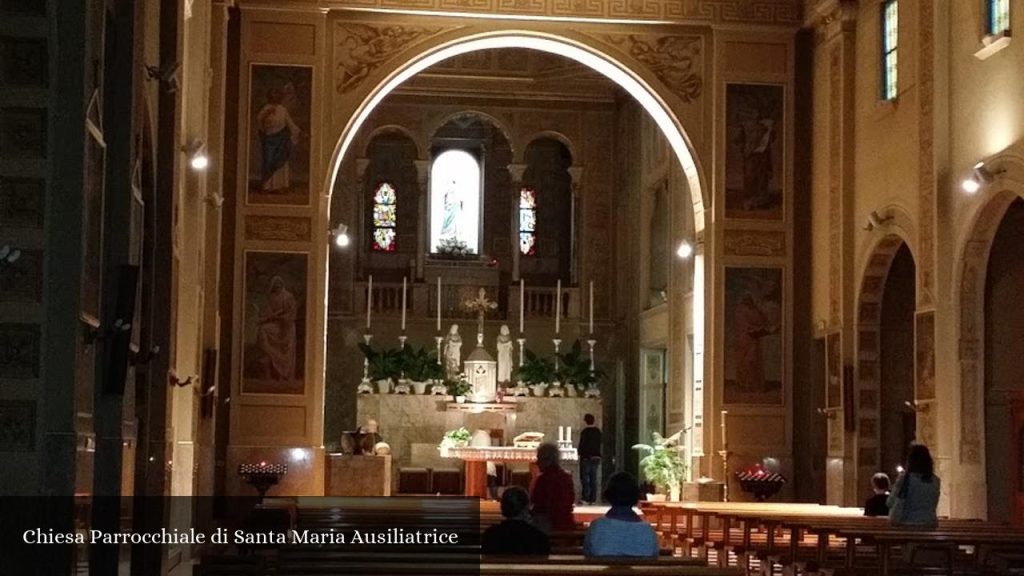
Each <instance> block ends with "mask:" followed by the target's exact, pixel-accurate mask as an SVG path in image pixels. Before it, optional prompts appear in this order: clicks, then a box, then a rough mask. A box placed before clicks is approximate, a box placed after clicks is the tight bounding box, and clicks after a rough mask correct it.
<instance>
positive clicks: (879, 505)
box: [864, 472, 889, 516]
mask: <svg viewBox="0 0 1024 576" xmlns="http://www.w3.org/2000/svg"><path fill="white" fill-rule="evenodd" d="M871 488H872V489H873V490H874V491H875V495H874V496H872V497H871V498H868V499H867V501H866V502H864V515H865V516H888V515H889V504H887V503H886V501H887V500H888V499H889V475H888V474H886V473H885V472H879V473H878V474H875V475H874V476H872V477H871Z"/></svg>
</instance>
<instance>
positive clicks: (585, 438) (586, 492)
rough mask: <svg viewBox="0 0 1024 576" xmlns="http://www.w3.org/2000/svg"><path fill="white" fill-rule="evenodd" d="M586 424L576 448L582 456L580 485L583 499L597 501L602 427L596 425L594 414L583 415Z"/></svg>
mask: <svg viewBox="0 0 1024 576" xmlns="http://www.w3.org/2000/svg"><path fill="white" fill-rule="evenodd" d="M583 423H584V424H586V426H585V427H584V428H583V430H582V431H581V432H580V445H579V447H578V448H577V449H576V452H577V453H578V454H579V458H580V487H581V489H582V492H583V494H582V495H581V496H582V498H583V501H584V502H586V503H587V504H593V503H594V502H596V501H597V471H598V468H600V467H601V429H600V428H598V427H597V426H595V425H594V415H593V414H587V415H585V416H583Z"/></svg>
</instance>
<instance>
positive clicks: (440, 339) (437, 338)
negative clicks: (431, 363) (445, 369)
mask: <svg viewBox="0 0 1024 576" xmlns="http://www.w3.org/2000/svg"><path fill="white" fill-rule="evenodd" d="M443 341H444V336H441V335H440V334H438V335H437V336H434V343H435V344H437V363H438V364H441V363H442V362H441V342H443Z"/></svg>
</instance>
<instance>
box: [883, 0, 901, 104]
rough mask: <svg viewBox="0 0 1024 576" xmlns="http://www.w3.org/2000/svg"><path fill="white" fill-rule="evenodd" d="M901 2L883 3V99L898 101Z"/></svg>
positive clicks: (890, 1)
mask: <svg viewBox="0 0 1024 576" xmlns="http://www.w3.org/2000/svg"><path fill="white" fill-rule="evenodd" d="M899 12H900V9H899V2H897V0H886V1H885V2H883V3H882V99H883V100H895V99H896V88H897V84H896V79H897V62H898V59H897V56H896V55H897V52H896V47H897V44H898V40H899V20H900V19H899Z"/></svg>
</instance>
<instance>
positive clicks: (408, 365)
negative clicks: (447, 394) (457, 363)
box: [401, 346, 444, 382]
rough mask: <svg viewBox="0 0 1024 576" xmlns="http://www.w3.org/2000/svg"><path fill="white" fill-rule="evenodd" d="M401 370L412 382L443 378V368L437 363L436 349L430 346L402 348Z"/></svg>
mask: <svg viewBox="0 0 1024 576" xmlns="http://www.w3.org/2000/svg"><path fill="white" fill-rule="evenodd" d="M401 370H402V372H404V373H405V377H406V378H408V379H409V380H412V381H414V382H427V381H430V380H442V379H444V368H443V367H442V366H441V365H440V364H438V363H437V351H436V350H434V349H432V348H427V347H423V348H413V347H412V346H406V347H405V348H403V349H402V353H401Z"/></svg>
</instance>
